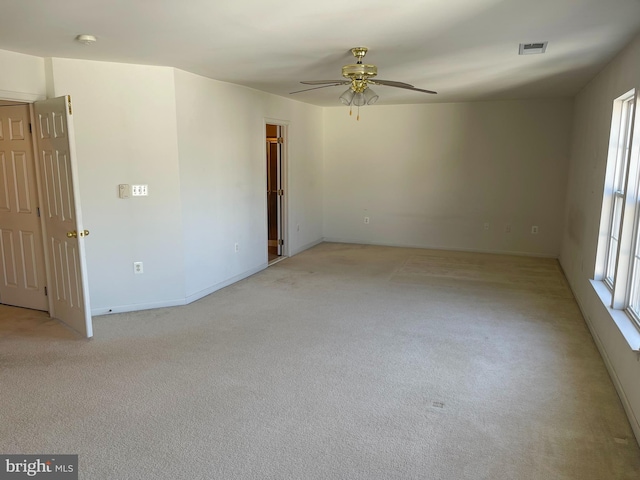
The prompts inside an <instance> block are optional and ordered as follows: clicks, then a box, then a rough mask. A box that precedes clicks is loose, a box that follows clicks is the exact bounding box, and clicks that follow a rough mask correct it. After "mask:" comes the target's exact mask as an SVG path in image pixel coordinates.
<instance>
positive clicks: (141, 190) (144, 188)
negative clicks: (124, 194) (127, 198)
mask: <svg viewBox="0 0 640 480" xmlns="http://www.w3.org/2000/svg"><path fill="white" fill-rule="evenodd" d="M131 194H132V195H133V196H134V197H146V196H148V195H149V186H148V185H132V186H131Z"/></svg>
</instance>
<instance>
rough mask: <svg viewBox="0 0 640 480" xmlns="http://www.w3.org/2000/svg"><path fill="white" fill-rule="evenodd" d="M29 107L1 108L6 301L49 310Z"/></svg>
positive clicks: (1, 287) (0, 221)
mask: <svg viewBox="0 0 640 480" xmlns="http://www.w3.org/2000/svg"><path fill="white" fill-rule="evenodd" d="M30 118H31V115H30V112H29V106H28V105H24V104H23V105H11V106H9V105H2V106H0V262H1V265H0V303H3V304H5V305H13V306H16V307H24V308H30V309H33V310H45V311H47V310H48V309H49V302H48V299H47V297H46V290H45V289H46V287H45V283H46V266H45V263H44V247H43V242H42V227H41V223H40V218H39V217H40V215H39V208H38V190H37V183H36V168H35V162H34V157H33V143H32V137H31V131H30V130H31V128H30V127H31V125H30Z"/></svg>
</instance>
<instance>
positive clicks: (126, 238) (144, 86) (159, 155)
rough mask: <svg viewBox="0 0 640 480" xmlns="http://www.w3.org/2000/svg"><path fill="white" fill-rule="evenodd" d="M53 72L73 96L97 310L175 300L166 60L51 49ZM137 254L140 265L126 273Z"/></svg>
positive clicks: (175, 187) (174, 201) (174, 153)
mask: <svg viewBox="0 0 640 480" xmlns="http://www.w3.org/2000/svg"><path fill="white" fill-rule="evenodd" d="M51 80H52V81H53V85H50V86H49V87H50V88H49V90H53V92H54V93H55V95H56V96H59V95H66V94H70V95H71V97H72V101H73V106H74V109H73V119H74V126H75V133H76V147H77V156H78V169H79V179H78V180H79V184H80V192H81V204H82V214H83V220H84V226H85V228H87V229H89V230H90V231H91V235H90V236H89V237H88V238H87V240H86V242H85V244H86V252H87V269H88V276H89V285H90V298H91V306H92V310H93V312H94V314H100V313H107V312H108V311H109V310H112V311H126V310H135V309H139V308H150V307H154V306H163V305H170V304H176V303H182V302H183V301H184V268H183V257H182V255H183V243H182V219H181V206H180V181H179V173H180V172H179V168H178V142H177V130H176V103H175V88H174V77H173V69H172V68H165V67H151V66H141V65H125V64H118V63H106V62H93V61H86V60H70V59H59V58H54V59H52V60H51ZM51 87H53V88H51ZM121 183H128V184H148V185H149V196H148V197H137V198H130V199H128V200H122V199H120V198H118V190H117V188H118V184H121ZM134 261H142V262H143V263H144V274H142V275H134V274H133V265H132V264H133V262H134Z"/></svg>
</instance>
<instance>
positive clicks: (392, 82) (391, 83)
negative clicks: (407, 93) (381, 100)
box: [369, 78, 413, 88]
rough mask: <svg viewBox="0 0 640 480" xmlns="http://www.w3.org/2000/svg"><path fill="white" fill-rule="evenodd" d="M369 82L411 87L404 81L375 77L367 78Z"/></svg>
mask: <svg viewBox="0 0 640 480" xmlns="http://www.w3.org/2000/svg"><path fill="white" fill-rule="evenodd" d="M369 83H373V84H378V85H387V86H388V87H400V88H406V87H413V85H411V84H410V83H404V82H394V81H393V80H378V79H377V78H375V79H372V80H369Z"/></svg>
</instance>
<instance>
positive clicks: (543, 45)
mask: <svg viewBox="0 0 640 480" xmlns="http://www.w3.org/2000/svg"><path fill="white" fill-rule="evenodd" d="M547 43H549V42H538V43H521V44H520V52H519V53H520V55H533V54H534V53H544V52H545V51H546V50H547Z"/></svg>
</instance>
